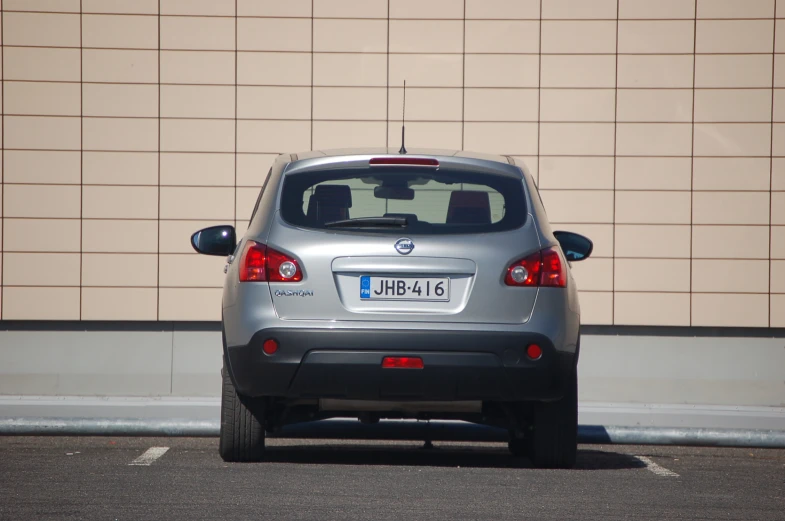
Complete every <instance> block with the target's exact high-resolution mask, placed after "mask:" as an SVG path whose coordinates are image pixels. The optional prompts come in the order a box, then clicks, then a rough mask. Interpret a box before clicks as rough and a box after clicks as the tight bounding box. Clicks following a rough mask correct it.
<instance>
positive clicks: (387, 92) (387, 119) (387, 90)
mask: <svg viewBox="0 0 785 521" xmlns="http://www.w3.org/2000/svg"><path fill="white" fill-rule="evenodd" d="M385 59H386V60H387V62H386V65H387V78H386V81H385V103H386V104H387V113H386V115H385V117H384V146H385V148H389V147H390V0H387V53H386V55H385Z"/></svg>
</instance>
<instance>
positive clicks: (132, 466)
mask: <svg viewBox="0 0 785 521" xmlns="http://www.w3.org/2000/svg"><path fill="white" fill-rule="evenodd" d="M217 444H218V441H217V439H215V438H108V437H81V438H77V437H0V520H3V521H5V520H9V521H10V520H50V519H51V520H71V519H85V520H93V519H96V520H143V519H155V520H162V519H166V520H172V521H178V520H196V519H222V520H223V519H274V520H319V521H326V520H339V519H347V520H371V519H383V520H409V519H413V520H414V519H417V520H419V519H427V520H429V521H435V520H442V519H444V520H472V521H476V520H484V519H488V520H522V519H547V520H570V519H576V520H603V521H606V520H616V519H619V520H621V519H624V520H628V519H643V520H665V519H701V520H705V519H720V520H735V519H738V520H772V521H774V520H776V521H783V520H785V450H772V449H769V450H763V449H718V448H694V447H692V448H683V447H663V446H603V445H585V446H581V447H580V451H579V455H578V464H577V467H576V468H575V469H574V470H537V469H533V468H531V465H530V464H529V462H528V461H526V460H516V459H514V458H512V457H511V456H510V455H509V453H508V452H507V448H506V444H504V443H498V442H471V441H459V442H455V441H453V442H447V441H434V444H433V445H434V446H433V448H428V449H426V448H424V446H423V444H422V442H418V441H414V440H403V439H400V440H393V441H389V440H388V441H384V440H365V441H363V440H337V439H271V440H268V447H269V449H268V457H267V461H265V462H263V463H255V464H227V463H224V462H223V461H222V460H221V459H220V458H219V457H218V450H217Z"/></svg>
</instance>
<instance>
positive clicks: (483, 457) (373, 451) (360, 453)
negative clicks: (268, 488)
mask: <svg viewBox="0 0 785 521" xmlns="http://www.w3.org/2000/svg"><path fill="white" fill-rule="evenodd" d="M393 443H394V442H393ZM494 445H496V444H494ZM264 460H265V461H266V462H268V463H300V464H309V465H378V466H410V467H453V468H456V467H464V468H498V469H504V468H509V469H514V468H533V465H532V464H531V462H530V461H529V460H528V459H527V458H515V457H513V456H512V455H511V454H510V452H509V451H508V450H507V447H506V446H498V445H496V446H493V447H483V446H470V445H463V444H462V445H460V446H454V445H444V446H442V445H441V444H439V443H438V442H437V444H436V445H435V446H434V447H433V448H422V447H413V446H411V445H410V446H396V445H394V444H393V445H387V446H372V445H363V444H361V443H353V444H350V445H345V444H344V445H322V444H309V445H301V446H286V447H269V448H268V449H267V450H266V451H265V457H264ZM643 467H645V465H644V464H643V463H642V462H641V461H639V460H638V459H636V458H634V457H633V456H630V455H628V454H622V453H617V452H611V451H604V450H591V449H588V450H587V449H580V450H578V459H577V462H576V464H575V468H574V470H591V471H599V470H605V471H607V470H623V469H638V468H643Z"/></svg>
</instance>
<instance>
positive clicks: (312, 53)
mask: <svg viewBox="0 0 785 521" xmlns="http://www.w3.org/2000/svg"><path fill="white" fill-rule="evenodd" d="M313 4H314V0H311V150H313V57H314V47H315V46H314V43H313V35H314V28H313ZM236 5H237V0H235V6H236ZM234 15H235V20H237V10H236V8H235V12H234ZM235 23H236V22H235ZM236 37H237V35H236V34H235V38H236ZM234 80H235V84H236V83H237V77H236V76H235V79H234ZM235 117H237V114H235ZM281 152H283V150H282V151H281Z"/></svg>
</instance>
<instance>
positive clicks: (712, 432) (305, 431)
mask: <svg viewBox="0 0 785 521" xmlns="http://www.w3.org/2000/svg"><path fill="white" fill-rule="evenodd" d="M218 429H219V423H218V421H216V420H188V419H183V420H177V419H171V420H161V419H134V418H127V419H126V418H1V419H0V435H7V436H23V435H29V436H47V435H49V436H51V435H55V436H217V435H218ZM276 437H282V438H325V439H327V438H348V439H407V440H411V439H415V440H419V439H426V438H427V439H432V440H442V441H486V442H487V441H506V440H507V433H506V432H505V431H504V430H501V429H494V428H490V427H483V426H478V425H473V424H468V423H464V422H459V421H432V422H422V421H415V420H400V421H393V420H389V421H382V422H379V423H378V424H376V425H363V424H361V423H360V422H358V421H357V420H344V419H334V420H324V421H321V422H313V423H307V424H299V425H290V426H287V427H286V428H284V429H283V430H282V432H280V433H279V434H277V435H276ZM578 440H579V442H580V443H590V444H620V445H694V446H704V447H706V446H712V447H758V448H785V430H771V429H769V430H763V429H707V428H685V427H678V428H668V427H623V426H603V425H581V426H580V427H579V428H578Z"/></svg>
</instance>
